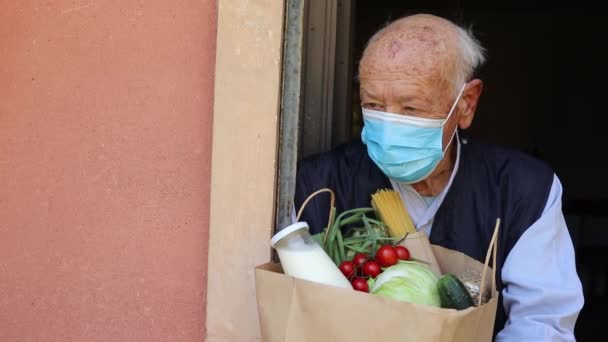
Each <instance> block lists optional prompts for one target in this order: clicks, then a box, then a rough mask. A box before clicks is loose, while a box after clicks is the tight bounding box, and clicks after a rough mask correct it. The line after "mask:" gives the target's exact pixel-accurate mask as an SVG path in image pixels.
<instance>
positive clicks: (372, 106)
mask: <svg viewBox="0 0 608 342" xmlns="http://www.w3.org/2000/svg"><path fill="white" fill-rule="evenodd" d="M363 107H364V108H367V109H375V110H378V109H382V108H384V106H383V105H381V104H378V103H364V104H363Z"/></svg>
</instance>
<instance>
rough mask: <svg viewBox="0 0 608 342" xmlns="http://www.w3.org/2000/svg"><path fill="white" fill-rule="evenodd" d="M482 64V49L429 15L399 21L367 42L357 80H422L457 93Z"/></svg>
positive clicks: (470, 37) (462, 33)
mask: <svg viewBox="0 0 608 342" xmlns="http://www.w3.org/2000/svg"><path fill="white" fill-rule="evenodd" d="M482 62H483V49H482V48H481V47H480V46H479V44H478V43H477V42H476V41H475V39H474V38H473V37H472V35H470V34H469V33H468V32H466V31H464V30H463V29H461V28H460V27H458V26H456V25H455V24H453V23H452V22H450V21H448V20H445V19H443V18H439V17H436V16H433V15H428V14H418V15H412V16H408V17H405V18H402V19H399V20H397V21H395V22H393V23H391V24H390V25H389V26H387V27H385V28H384V29H382V30H381V31H379V32H378V33H376V35H374V36H373V37H372V39H370V41H369V43H368V46H367V48H366V49H365V51H364V53H363V57H362V59H361V63H360V65H359V77H360V78H361V79H362V80H363V79H366V78H374V77H381V78H392V79H400V78H401V79H407V78H411V77H422V78H425V79H427V80H428V81H429V82H432V83H434V84H437V85H438V86H441V87H442V88H445V90H448V91H452V92H457V91H458V90H459V87H460V86H462V84H463V83H464V82H465V81H466V80H467V79H468V78H470V77H471V74H472V72H473V69H474V68H475V67H477V66H478V65H479V64H481V63H482Z"/></svg>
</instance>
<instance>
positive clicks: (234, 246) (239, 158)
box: [207, 0, 283, 342]
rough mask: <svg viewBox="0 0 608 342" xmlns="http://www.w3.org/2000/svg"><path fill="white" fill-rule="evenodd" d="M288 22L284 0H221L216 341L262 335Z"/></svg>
mask: <svg viewBox="0 0 608 342" xmlns="http://www.w3.org/2000/svg"><path fill="white" fill-rule="evenodd" d="M282 25H283V1H277V0H258V1H244V0H220V1H219V7H218V35H217V42H218V44H217V57H216V60H217V64H216V74H215V75H216V78H215V107H214V122H213V163H212V165H213V167H212V181H211V182H212V187H211V224H210V240H209V244H210V247H209V277H208V279H209V280H208V294H207V298H208V306H207V313H208V314H207V331H208V339H207V341H209V342H220V341H221V342H227V341H234V342H245V341H254V340H256V339H257V338H258V336H259V328H258V320H257V307H256V301H255V287H254V280H253V268H254V267H255V266H256V265H258V264H261V263H263V262H266V261H268V260H269V258H270V237H271V232H272V225H273V222H274V214H273V208H274V193H275V173H276V155H277V124H278V112H279V90H280V71H281V59H280V56H281V47H282V42H281V38H282V37H281V36H282V32H283V28H282Z"/></svg>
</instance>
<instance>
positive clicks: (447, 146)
mask: <svg viewBox="0 0 608 342" xmlns="http://www.w3.org/2000/svg"><path fill="white" fill-rule="evenodd" d="M466 86H467V84H466V83H465V84H463V85H462V88H460V91H459V92H458V96H457V97H456V100H455V101H454V104H453V105H452V109H450V113H448V116H446V118H445V121H443V125H442V127H443V126H445V123H446V122H448V120H450V117H451V116H452V113H454V109H455V108H456V105H457V104H458V102H459V101H460V98H461V97H462V93H464V88H466ZM457 131H458V126H456V128H455V129H454V132H452V136H451V137H450V141H448V144H447V145H446V147H445V149H444V150H443V152H442V154H445V151H447V150H448V148H449V147H450V144H452V141H454V135H456V134H457V133H456V132H457Z"/></svg>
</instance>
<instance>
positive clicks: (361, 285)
mask: <svg viewBox="0 0 608 342" xmlns="http://www.w3.org/2000/svg"><path fill="white" fill-rule="evenodd" d="M352 284H353V289H355V291H361V292H369V286H367V281H366V280H365V279H363V278H355V279H353V282H352Z"/></svg>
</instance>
